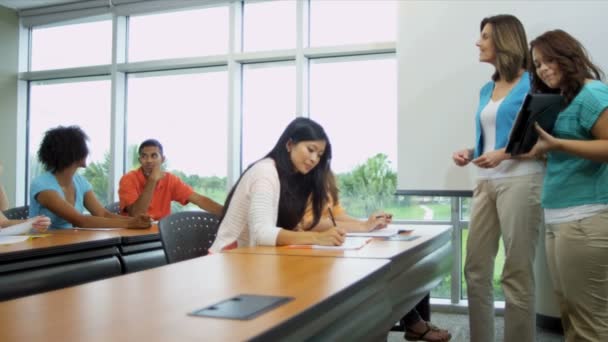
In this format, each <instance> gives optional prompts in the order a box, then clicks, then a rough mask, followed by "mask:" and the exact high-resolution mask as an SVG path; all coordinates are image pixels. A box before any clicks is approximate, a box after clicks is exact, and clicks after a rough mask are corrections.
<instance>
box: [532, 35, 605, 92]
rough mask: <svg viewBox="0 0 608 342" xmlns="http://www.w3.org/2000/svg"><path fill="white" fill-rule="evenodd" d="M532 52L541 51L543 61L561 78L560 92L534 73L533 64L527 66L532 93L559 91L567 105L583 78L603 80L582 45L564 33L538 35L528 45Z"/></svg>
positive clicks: (577, 90) (583, 81) (581, 83)
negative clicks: (560, 74) (555, 69)
mask: <svg viewBox="0 0 608 342" xmlns="http://www.w3.org/2000/svg"><path fill="white" fill-rule="evenodd" d="M533 49H536V50H537V51H540V52H541V53H542V54H543V57H544V58H545V60H546V61H549V62H555V63H556V64H557V65H558V67H559V70H560V72H561V73H562V79H561V84H560V86H559V88H560V89H551V88H549V87H548V86H547V85H546V84H545V83H544V82H543V81H542V80H541V79H540V77H538V75H537V74H536V65H532V66H530V75H531V77H532V92H535V93H559V92H561V93H562V94H563V95H564V99H565V101H566V104H569V103H570V102H572V100H573V99H574V97H575V96H576V95H577V94H578V92H579V91H581V88H582V87H583V85H584V84H585V80H586V79H589V78H591V79H596V80H601V79H602V78H603V77H604V73H603V72H602V70H601V69H600V68H599V67H598V66H596V65H595V64H593V63H592V62H591V59H590V58H589V56H588V54H587V50H586V49H585V47H583V44H581V43H580V42H579V41H578V40H576V38H574V37H572V36H571V35H570V34H568V33H567V32H565V31H563V30H553V31H547V32H545V33H543V34H541V35H540V36H538V37H537V38H536V39H534V40H533V41H532V42H531V43H530V51H532V50H533Z"/></svg>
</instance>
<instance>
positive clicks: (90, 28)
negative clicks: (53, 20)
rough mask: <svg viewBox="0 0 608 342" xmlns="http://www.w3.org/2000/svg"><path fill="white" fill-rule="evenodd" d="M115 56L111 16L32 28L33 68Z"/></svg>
mask: <svg viewBox="0 0 608 342" xmlns="http://www.w3.org/2000/svg"><path fill="white" fill-rule="evenodd" d="M111 58H112V21H111V20H101V21H93V22H88V23H78V24H69V25H61V26H50V27H38V28H34V29H33V30H32V48H31V68H30V69H31V70H45V69H59V68H76V67H82V66H89V65H99V64H110V63H111Z"/></svg>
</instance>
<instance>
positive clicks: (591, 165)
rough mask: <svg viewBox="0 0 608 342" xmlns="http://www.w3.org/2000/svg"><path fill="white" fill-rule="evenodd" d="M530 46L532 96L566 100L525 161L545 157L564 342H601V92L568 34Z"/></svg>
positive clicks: (605, 250)
mask: <svg viewBox="0 0 608 342" xmlns="http://www.w3.org/2000/svg"><path fill="white" fill-rule="evenodd" d="M530 46H531V52H532V59H533V63H534V65H533V66H532V67H531V68H530V72H531V73H532V74H533V75H532V89H533V91H534V92H559V93H561V94H562V95H563V96H564V99H565V104H564V106H565V108H564V109H563V110H562V111H561V112H560V114H559V116H558V118H557V120H556V122H555V127H554V129H553V134H554V136H551V135H550V134H548V133H546V132H545V131H543V130H542V129H541V128H540V127H537V131H538V133H539V136H540V138H539V141H538V142H537V144H536V145H535V146H534V148H533V149H532V151H531V153H530V154H531V155H542V154H545V153H546V154H547V174H546V176H545V181H544V184H543V195H542V205H543V207H544V209H545V221H546V223H547V235H546V246H547V261H548V265H549V270H550V272H551V277H552V280H553V286H554V289H555V292H556V294H557V297H558V300H559V304H560V310H561V318H562V322H563V326H564V331H565V335H566V341H608V86H607V85H606V84H604V83H602V82H601V81H600V79H601V78H602V76H603V73H602V71H601V70H600V69H599V68H598V67H597V66H595V65H594V64H593V63H592V62H591V61H590V59H589V57H588V56H587V54H586V51H585V49H584V48H583V46H582V45H581V44H580V42H578V41H577V40H576V39H575V38H574V37H572V36H571V35H569V34H568V33H566V32H564V31H562V30H555V31H549V32H546V33H544V34H542V35H541V36H539V37H538V38H536V39H535V40H533V41H532V42H531V43H530Z"/></svg>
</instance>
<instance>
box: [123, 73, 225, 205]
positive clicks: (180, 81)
mask: <svg viewBox="0 0 608 342" xmlns="http://www.w3.org/2000/svg"><path fill="white" fill-rule="evenodd" d="M227 81H228V80H227V76H226V70H225V68H206V69H202V70H185V71H181V72H177V73H176V72H153V73H145V74H131V75H129V78H128V93H129V102H128V106H127V118H128V120H127V158H126V159H127V170H131V169H133V168H136V167H139V162H138V160H137V147H138V146H139V144H140V143H141V142H142V141H144V140H146V139H150V138H154V139H157V140H159V141H160V142H161V144H163V148H164V154H165V157H166V161H165V169H167V170H168V171H171V172H172V173H174V174H176V175H178V176H179V177H180V178H182V180H184V181H185V182H186V183H188V184H189V185H190V186H192V187H193V188H194V189H195V190H196V191H198V192H199V193H202V194H204V195H206V196H208V197H210V198H213V199H214V200H216V201H218V202H220V203H223V202H224V199H225V198H226V174H227V171H226V168H227V161H226V158H227V155H228V153H227V148H226V146H227V141H228V139H227V136H226V134H227V131H228V129H227V117H228V115H227V111H228V109H227V104H228V99H227V97H228V95H227V89H228V85H227ZM179 208H181V207H179Z"/></svg>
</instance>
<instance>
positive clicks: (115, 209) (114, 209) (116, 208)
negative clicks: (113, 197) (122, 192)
mask: <svg viewBox="0 0 608 342" xmlns="http://www.w3.org/2000/svg"><path fill="white" fill-rule="evenodd" d="M106 210H108V211H109V212H111V213H112V214H116V215H120V202H114V203H110V204H108V205H106Z"/></svg>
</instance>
